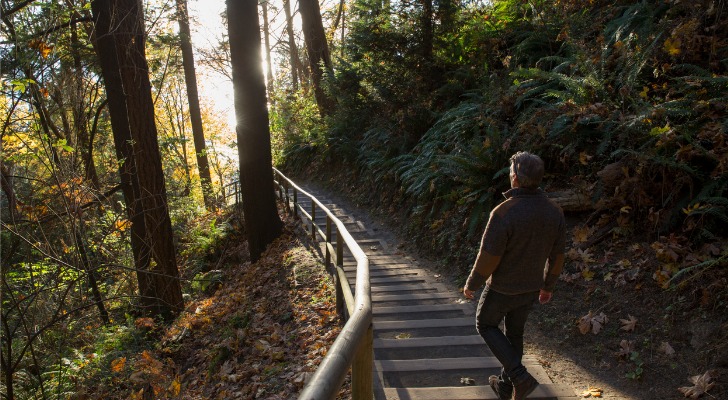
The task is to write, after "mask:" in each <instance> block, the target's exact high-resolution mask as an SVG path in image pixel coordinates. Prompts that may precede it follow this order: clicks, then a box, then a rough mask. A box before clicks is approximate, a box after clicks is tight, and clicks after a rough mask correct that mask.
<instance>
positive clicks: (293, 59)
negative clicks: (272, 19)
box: [283, 0, 300, 92]
mask: <svg viewBox="0 0 728 400" xmlns="http://www.w3.org/2000/svg"><path fill="white" fill-rule="evenodd" d="M283 10H284V11H285V13H286V34H287V35H288V52H289V55H290V63H291V87H292V88H293V91H294V92H297V91H298V64H299V63H300V60H299V59H298V46H297V45H296V37H295V36H294V35H293V17H292V16H291V0H283Z"/></svg>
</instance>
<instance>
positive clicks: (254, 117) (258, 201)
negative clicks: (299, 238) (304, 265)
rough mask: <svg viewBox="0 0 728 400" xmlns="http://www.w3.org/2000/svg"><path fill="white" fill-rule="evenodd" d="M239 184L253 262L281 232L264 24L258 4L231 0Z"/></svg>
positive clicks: (229, 31) (232, 61)
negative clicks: (263, 54) (262, 41)
mask: <svg viewBox="0 0 728 400" xmlns="http://www.w3.org/2000/svg"><path fill="white" fill-rule="evenodd" d="M226 3H227V16H228V21H236V23H228V36H229V39H230V60H231V63H232V70H233V88H234V94H235V115H236V120H237V123H236V131H237V136H238V154H239V158H240V171H239V174H240V185H241V191H242V197H243V213H244V215H245V229H246V231H247V234H248V247H249V250H250V258H251V259H252V260H253V261H256V260H258V259H259V258H260V255H261V254H262V253H263V252H264V251H265V248H266V247H267V246H268V244H270V243H271V242H272V241H273V240H274V239H275V238H276V237H278V235H280V233H281V229H282V223H281V220H280V217H279V216H278V210H277V208H276V200H275V191H274V187H273V170H272V164H273V162H272V156H271V145H270V128H269V125H268V107H267V103H266V96H265V82H264V79H263V71H262V70H261V55H260V23H259V22H258V8H257V4H256V3H255V2H254V1H250V0H227V1H226Z"/></svg>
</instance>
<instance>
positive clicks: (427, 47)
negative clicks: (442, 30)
mask: <svg viewBox="0 0 728 400" xmlns="http://www.w3.org/2000/svg"><path fill="white" fill-rule="evenodd" d="M432 15H433V7H432V0H422V21H421V24H422V58H423V60H424V63H423V64H424V65H423V66H424V67H425V68H426V69H429V66H430V65H431V64H432V46H433V37H434V34H435V32H434V30H433V29H434V28H433V24H432ZM425 72H426V73H427V72H428V71H427V70H426V71H425ZM428 78H429V74H428V75H426V76H425V79H428Z"/></svg>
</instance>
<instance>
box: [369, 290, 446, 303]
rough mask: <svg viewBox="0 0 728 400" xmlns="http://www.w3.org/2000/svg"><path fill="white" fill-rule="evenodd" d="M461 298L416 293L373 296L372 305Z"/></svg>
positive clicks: (441, 294) (442, 294)
mask: <svg viewBox="0 0 728 400" xmlns="http://www.w3.org/2000/svg"><path fill="white" fill-rule="evenodd" d="M458 297H460V296H459V295H458V294H457V293H451V292H445V293H414V294H381V295H375V294H372V303H382V302H385V301H416V300H434V299H456V298H458Z"/></svg>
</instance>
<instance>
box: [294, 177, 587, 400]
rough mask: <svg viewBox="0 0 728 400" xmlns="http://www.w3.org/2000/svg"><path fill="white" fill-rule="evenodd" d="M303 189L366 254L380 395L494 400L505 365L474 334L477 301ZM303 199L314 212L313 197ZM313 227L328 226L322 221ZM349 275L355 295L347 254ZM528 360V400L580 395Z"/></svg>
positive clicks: (353, 267)
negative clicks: (494, 383) (494, 384)
mask: <svg viewBox="0 0 728 400" xmlns="http://www.w3.org/2000/svg"><path fill="white" fill-rule="evenodd" d="M302 187H303V188H304V190H306V191H308V192H309V193H311V194H312V195H313V196H315V197H316V198H317V199H319V201H321V202H322V203H323V204H324V205H326V207H327V208H329V210H331V211H332V212H333V213H334V214H335V215H336V216H337V217H338V218H339V219H340V220H341V221H342V222H343V223H344V225H345V226H346V228H347V229H348V230H349V232H350V233H351V235H352V236H353V237H354V238H355V239H356V240H357V242H358V243H359V245H360V246H361V247H362V249H363V250H364V252H365V253H366V254H367V256H368V257H369V263H370V271H371V290H372V301H373V320H374V322H373V325H374V381H375V383H374V386H375V387H374V393H375V398H376V399H381V400H383V399H389V400H396V399H400V400H414V399H493V400H497V399H498V396H497V395H496V394H495V393H494V392H493V390H492V389H491V388H490V386H489V385H488V376H489V375H495V374H498V373H499V372H500V363H499V362H498V360H497V359H496V358H495V357H494V356H493V355H492V353H490V351H489V350H488V347H487V346H486V345H485V342H484V341H483V338H481V337H480V335H479V334H478V332H477V331H476V329H475V307H476V304H475V302H468V301H465V300H464V298H463V296H462V294H460V293H459V292H458V290H457V289H456V288H452V287H449V286H451V285H446V284H444V283H442V282H439V280H438V279H437V277H436V276H435V274H434V273H433V272H429V271H426V270H424V269H421V268H419V267H418V266H417V264H416V263H415V262H414V261H413V260H412V258H410V257H407V256H405V255H404V254H402V253H401V252H398V251H397V250H396V249H393V248H391V247H390V243H387V242H386V241H384V240H382V239H380V238H378V235H377V232H376V231H374V230H370V229H368V228H367V227H366V226H364V224H363V223H362V222H360V221H357V220H356V219H355V218H354V217H353V216H352V215H350V214H349V213H347V211H346V210H344V209H342V208H340V207H338V206H337V205H336V204H334V203H332V202H330V201H328V200H327V199H326V196H324V195H323V194H321V193H318V192H317V191H316V190H314V189H311V188H307V187H305V186H302ZM298 200H299V203H300V204H302V205H304V207H308V209H310V200H309V199H307V198H305V197H304V196H301V198H299V199H298ZM321 214H323V213H321ZM316 222H317V224H319V225H320V226H321V225H323V226H324V228H325V224H326V221H325V216H321V217H320V220H319V218H317V221H316ZM344 270H345V271H346V273H347V276H348V277H349V284H350V285H351V287H352V290H353V288H354V283H355V278H356V262H355V260H354V258H353V257H351V256H350V255H348V256H347V255H346V254H345V256H344ZM523 362H524V365H525V366H526V367H527V368H528V371H529V372H530V373H531V374H532V375H533V376H534V377H535V378H536V379H537V380H538V381H539V383H540V385H539V386H538V388H537V389H536V391H534V392H533V394H531V395H530V396H529V397H528V398H529V399H576V398H577V397H576V395H575V394H574V391H573V390H572V389H570V388H569V387H567V386H564V385H558V384H554V383H553V382H552V381H551V379H550V378H549V376H548V374H547V373H546V371H545V370H544V368H543V367H542V366H541V365H540V364H539V363H538V362H537V360H535V359H534V358H532V357H530V356H528V355H526V356H524V361H523Z"/></svg>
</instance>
